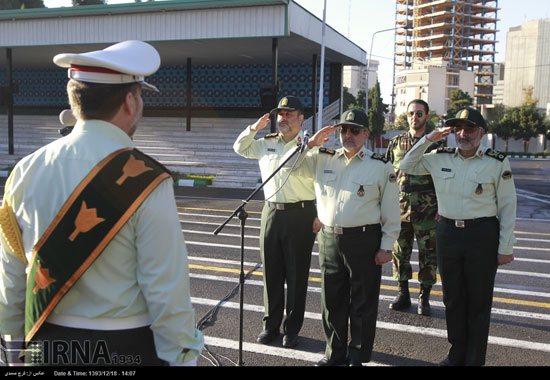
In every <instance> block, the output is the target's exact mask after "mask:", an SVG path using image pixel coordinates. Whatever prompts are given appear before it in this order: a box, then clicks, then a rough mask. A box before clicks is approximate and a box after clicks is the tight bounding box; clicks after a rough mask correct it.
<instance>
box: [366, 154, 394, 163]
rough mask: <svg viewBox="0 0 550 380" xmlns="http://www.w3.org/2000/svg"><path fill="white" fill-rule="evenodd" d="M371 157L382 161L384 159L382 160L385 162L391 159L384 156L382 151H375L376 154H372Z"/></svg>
mask: <svg viewBox="0 0 550 380" xmlns="http://www.w3.org/2000/svg"><path fill="white" fill-rule="evenodd" d="M370 157H371V158H373V159H375V160H380V161H382V162H384V163H386V162H388V161H389V160H388V159H387V158H386V157H384V156H382V155H381V154H380V153H374V154H373V155H372V156H370Z"/></svg>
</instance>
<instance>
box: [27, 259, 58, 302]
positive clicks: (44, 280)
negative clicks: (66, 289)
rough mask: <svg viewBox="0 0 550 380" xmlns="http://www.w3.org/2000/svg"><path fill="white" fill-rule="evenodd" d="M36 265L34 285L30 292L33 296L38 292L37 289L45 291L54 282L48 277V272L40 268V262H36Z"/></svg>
mask: <svg viewBox="0 0 550 380" xmlns="http://www.w3.org/2000/svg"><path fill="white" fill-rule="evenodd" d="M36 265H37V266H36V275H35V281H36V285H35V286H34V288H33V290H32V292H33V294H36V293H37V292H38V289H45V288H46V287H47V286H48V285H50V284H51V283H52V282H55V279H54V278H51V277H50V271H49V270H48V269H45V268H42V264H40V260H38V261H37V262H36Z"/></svg>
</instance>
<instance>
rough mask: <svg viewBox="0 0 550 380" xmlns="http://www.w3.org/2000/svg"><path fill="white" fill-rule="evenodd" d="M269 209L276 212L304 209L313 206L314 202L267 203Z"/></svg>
mask: <svg viewBox="0 0 550 380" xmlns="http://www.w3.org/2000/svg"><path fill="white" fill-rule="evenodd" d="M267 205H268V206H269V208H274V209H276V210H292V209H296V208H306V207H311V206H314V205H315V201H300V202H296V203H277V202H267Z"/></svg>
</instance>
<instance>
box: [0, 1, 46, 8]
mask: <svg viewBox="0 0 550 380" xmlns="http://www.w3.org/2000/svg"><path fill="white" fill-rule="evenodd" d="M31 8H45V5H44V1H43V0H2V1H0V9H31Z"/></svg>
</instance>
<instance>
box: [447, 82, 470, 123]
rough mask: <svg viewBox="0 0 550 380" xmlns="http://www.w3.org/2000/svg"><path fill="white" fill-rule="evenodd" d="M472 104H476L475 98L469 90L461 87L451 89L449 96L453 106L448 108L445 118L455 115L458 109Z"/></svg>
mask: <svg viewBox="0 0 550 380" xmlns="http://www.w3.org/2000/svg"><path fill="white" fill-rule="evenodd" d="M472 104H474V99H473V98H472V97H471V96H470V95H469V94H468V93H467V92H464V91H462V90H461V89H460V88H457V89H456V90H453V91H451V96H450V97H449V107H451V108H449V109H448V110H447V114H446V115H445V120H447V119H451V118H453V117H455V115H456V113H457V112H458V111H460V110H461V109H463V108H466V107H469V106H471V105H472Z"/></svg>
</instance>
